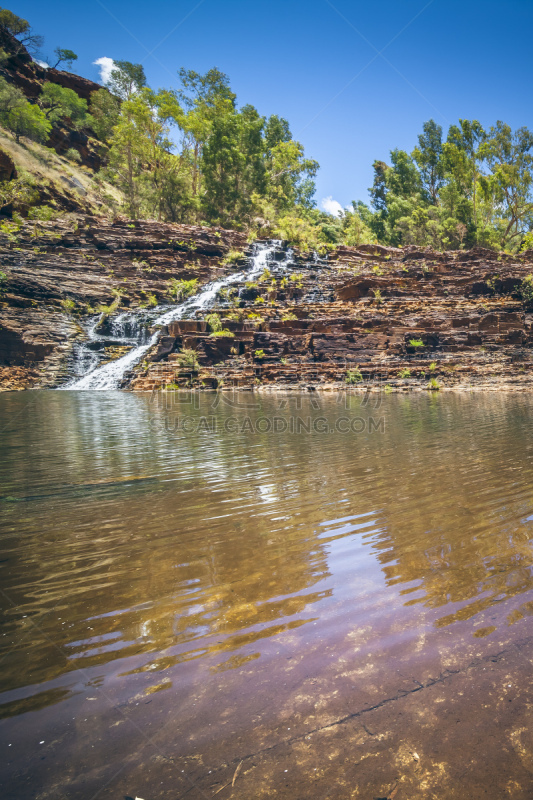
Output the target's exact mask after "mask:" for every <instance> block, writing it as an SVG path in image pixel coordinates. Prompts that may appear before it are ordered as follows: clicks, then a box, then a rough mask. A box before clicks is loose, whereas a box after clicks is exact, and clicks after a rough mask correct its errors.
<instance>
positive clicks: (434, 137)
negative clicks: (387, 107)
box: [412, 119, 444, 205]
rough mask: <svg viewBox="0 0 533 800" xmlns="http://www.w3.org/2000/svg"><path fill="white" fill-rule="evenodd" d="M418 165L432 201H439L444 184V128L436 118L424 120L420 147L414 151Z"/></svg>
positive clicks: (419, 142)
mask: <svg viewBox="0 0 533 800" xmlns="http://www.w3.org/2000/svg"><path fill="white" fill-rule="evenodd" d="M412 158H413V159H414V161H415V162H416V164H417V165H418V168H419V170H420V177H421V180H422V186H423V189H424V191H425V192H426V193H427V195H428V196H429V197H430V198H431V202H432V203H433V204H434V205H436V204H437V203H438V196H439V189H440V188H441V186H442V185H443V179H444V163H443V160H442V128H441V126H440V125H437V123H436V122H435V120H433V119H430V120H429V121H428V122H424V125H423V133H421V134H420V135H419V137H418V147H415V149H414V150H413V152H412Z"/></svg>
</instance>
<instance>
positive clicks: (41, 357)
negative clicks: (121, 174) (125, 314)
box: [0, 215, 533, 392]
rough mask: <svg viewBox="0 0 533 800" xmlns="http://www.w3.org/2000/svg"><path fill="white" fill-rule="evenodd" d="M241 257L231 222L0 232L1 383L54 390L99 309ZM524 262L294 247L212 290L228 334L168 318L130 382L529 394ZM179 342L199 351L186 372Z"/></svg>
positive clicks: (130, 304) (35, 226)
mask: <svg viewBox="0 0 533 800" xmlns="http://www.w3.org/2000/svg"><path fill="white" fill-rule="evenodd" d="M248 252H249V244H248V243H247V241H246V237H245V235H244V234H243V233H240V232H236V231H228V230H224V229H215V228H204V227H200V226H190V225H188V226H186V225H172V224H166V223H158V222H153V221H135V222H133V221H130V220H126V219H117V220H114V221H110V220H107V219H103V218H98V217H92V216H85V215H70V216H66V217H61V218H60V219H58V220H56V221H52V222H31V221H26V222H24V223H22V224H21V227H20V229H19V230H18V231H17V232H16V234H14V233H13V232H6V231H1V232H0V253H1V259H2V266H1V267H0V271H2V272H3V273H4V275H5V278H4V279H3V281H2V284H1V286H0V291H1V294H0V388H1V389H3V390H18V389H27V388H39V387H53V386H55V385H58V384H59V383H61V382H62V381H63V380H65V378H66V377H67V372H68V356H69V353H70V351H71V348H72V345H73V343H74V342H76V341H79V340H80V338H83V336H84V330H83V327H82V325H81V324H80V322H81V321H82V320H83V319H84V318H85V317H87V315H88V314H89V313H93V314H94V313H95V308H96V307H98V306H99V305H106V306H108V307H112V311H111V312H110V313H116V312H118V311H120V310H122V311H124V310H125V309H135V308H136V307H138V306H141V307H142V306H146V304H147V303H149V304H154V303H165V302H166V303H168V302H170V300H169V286H170V285H171V282H172V280H176V279H184V280H190V279H192V278H196V279H197V280H198V286H201V285H202V284H204V283H206V282H208V281H210V280H213V279H214V278H216V277H221V276H223V275H225V274H227V273H228V272H230V271H235V270H237V269H240V268H242V266H243V265H244V264H246V259H245V254H246V253H248ZM280 252H281V253H283V252H286V247H285V246H283V245H282V246H281V247H280ZM228 256H229V258H228ZM532 272H533V251H528V252H526V253H522V254H520V255H517V256H510V255H508V254H505V253H496V252H493V251H490V250H484V249H481V248H475V249H474V250H470V251H459V252H457V251H454V252H447V253H438V252H434V251H431V250H424V249H419V248H416V247H409V248H404V249H397V248H389V247H382V246H379V245H362V246H360V247H359V248H349V247H339V248H338V249H337V250H335V251H333V252H332V253H330V254H329V256H328V258H327V259H317V258H316V257H306V256H304V255H303V254H299V253H297V252H295V253H294V255H293V258H292V263H291V267H290V269H289V271H288V272H287V273H286V274H283V275H281V274H278V273H277V272H276V268H275V264H274V268H273V269H272V270H270V271H269V270H266V272H265V274H264V275H262V276H261V278H260V279H259V280H257V281H255V282H254V283H253V285H248V284H246V287H245V289H244V290H241V292H240V293H239V296H238V297H236V296H233V297H231V296H229V297H220V298H218V300H217V304H216V307H215V308H213V309H210V312H213V311H214V312H216V313H217V314H218V315H219V318H220V320H221V325H222V328H223V331H227V332H228V333H227V335H224V333H220V332H219V333H218V334H217V335H216V336H213V331H212V330H211V328H210V325H209V323H208V322H206V320H205V318H195V319H188V320H182V321H179V322H175V323H171V324H170V325H169V326H168V328H166V329H165V330H163V331H162V332H161V337H160V339H159V342H158V344H157V345H156V346H155V348H154V349H153V351H152V352H150V353H149V354H148V356H147V358H146V360H145V361H143V364H142V365H139V366H138V367H137V368H136V369H135V372H134V374H133V375H131V376H129V377H130V379H129V381H128V386H129V388H131V389H133V390H134V391H154V390H158V389H162V388H172V389H177V388H184V389H190V388H194V389H198V390H202V389H223V390H230V389H239V390H243V389H244V390H249V389H253V390H259V391H263V390H267V391H270V390H283V391H285V390H295V389H297V390H298V389H301V390H326V391H328V390H331V389H339V388H349V389H350V390H353V391H368V390H372V391H382V390H385V391H387V392H389V391H390V392H392V391H413V390H483V391H496V390H515V391H525V390H529V389H530V388H531V387H532V385H533V380H532V370H531V367H532V364H533V361H532V358H531V354H532V344H533V305H532V304H531V303H530V302H527V300H524V298H523V296H522V295H523V292H522V288H523V281H524V279H526V278H527V277H528V276H529V275H530V274H531V273H532ZM113 304H114V306H113ZM183 350H187V351H190V350H194V351H195V352H196V357H197V363H196V364H195V365H194V367H191V366H185V365H183V359H182V358H181V357H180V353H182V351H183ZM114 355H115V354H114V353H113V352H110V353H109V359H112V358H113V357H114Z"/></svg>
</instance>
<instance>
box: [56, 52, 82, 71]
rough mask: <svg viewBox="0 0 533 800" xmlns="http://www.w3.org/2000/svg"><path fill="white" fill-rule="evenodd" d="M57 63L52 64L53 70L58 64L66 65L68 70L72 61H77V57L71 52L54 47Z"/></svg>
mask: <svg viewBox="0 0 533 800" xmlns="http://www.w3.org/2000/svg"><path fill="white" fill-rule="evenodd" d="M54 53H55V55H56V58H57V61H56V63H55V64H54V67H53V68H54V69H57V68H58V66H59V65H60V64H63V63H64V64H66V65H67V67H68V68H69V69H71V68H72V64H73V63H74V61H77V60H78V56H77V55H76V53H75V52H74V51H73V50H64V49H63V48H61V47H56V49H55V50H54Z"/></svg>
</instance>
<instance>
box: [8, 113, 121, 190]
mask: <svg viewBox="0 0 533 800" xmlns="http://www.w3.org/2000/svg"><path fill="white" fill-rule="evenodd" d="M0 148H1V149H2V150H4V151H5V152H6V153H8V155H10V156H11V158H12V159H13V161H14V162H15V166H16V167H17V170H24V171H25V172H27V173H29V174H30V175H31V176H32V177H33V178H35V179H36V180H37V181H38V182H41V183H42V182H43V181H44V182H50V183H53V184H55V186H56V187H57V188H58V190H59V191H61V190H62V189H63V190H64V189H65V183H64V181H63V180H62V178H70V179H76V180H78V181H79V182H80V183H81V185H82V186H83V188H84V189H85V191H86V192H87V196H86V200H88V201H89V202H91V203H95V204H97V203H98V194H99V193H98V190H97V187H96V185H95V183H94V180H93V172H92V171H91V170H90V169H88V168H87V167H83V166H81V165H78V164H74V163H72V162H71V161H69V160H68V159H67V158H64V157H63V156H59V155H58V154H57V153H56V152H55V150H53V149H52V148H49V147H44V145H41V144H38V143H37V142H32V141H29V140H28V139H26V140H24V141H23V142H20V144H17V142H15V140H14V139H13V137H12V136H11V135H10V134H8V133H7V132H6V131H4V130H2V129H1V128H0ZM102 190H103V191H104V192H105V193H106V194H108V195H110V196H111V197H113V198H114V199H115V200H116V201H117V202H118V203H121V202H122V196H121V193H120V192H119V190H118V189H116V188H115V187H114V186H111V185H110V184H108V183H104V184H103V185H102Z"/></svg>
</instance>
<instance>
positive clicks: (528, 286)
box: [519, 275, 533, 303]
mask: <svg viewBox="0 0 533 800" xmlns="http://www.w3.org/2000/svg"><path fill="white" fill-rule="evenodd" d="M519 291H520V295H521V297H522V300H525V301H526V303H529V302H530V301H531V300H533V275H527V276H526V277H525V278H524V280H523V281H522V283H521V284H520V290H519Z"/></svg>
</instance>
